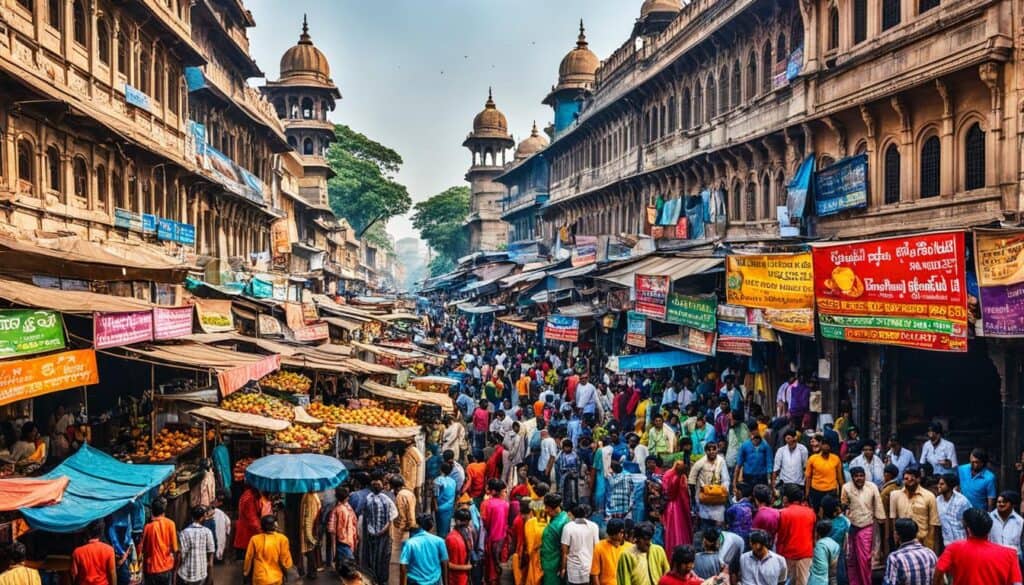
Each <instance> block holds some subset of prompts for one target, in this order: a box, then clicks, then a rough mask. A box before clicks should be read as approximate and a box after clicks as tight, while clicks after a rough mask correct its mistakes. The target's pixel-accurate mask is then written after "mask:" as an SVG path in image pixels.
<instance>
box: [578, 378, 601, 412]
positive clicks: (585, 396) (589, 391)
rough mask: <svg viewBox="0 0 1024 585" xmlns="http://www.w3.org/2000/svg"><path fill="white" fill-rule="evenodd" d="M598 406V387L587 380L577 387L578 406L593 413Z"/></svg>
mask: <svg viewBox="0 0 1024 585" xmlns="http://www.w3.org/2000/svg"><path fill="white" fill-rule="evenodd" d="M596 407H597V387H596V386H594V385H593V384H591V383H590V382H587V383H586V384H580V385H579V386H577V387H576V408H578V409H580V410H581V411H583V412H584V413H587V414H590V413H593V412H594V410H595V409H596Z"/></svg>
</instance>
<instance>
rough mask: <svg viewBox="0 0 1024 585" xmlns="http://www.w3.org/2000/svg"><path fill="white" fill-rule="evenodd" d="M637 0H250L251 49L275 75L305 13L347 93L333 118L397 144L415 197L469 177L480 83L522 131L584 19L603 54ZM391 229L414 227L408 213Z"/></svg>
mask: <svg viewBox="0 0 1024 585" xmlns="http://www.w3.org/2000/svg"><path fill="white" fill-rule="evenodd" d="M640 4H641V1H640V0H246V2H245V5H246V6H247V7H248V8H249V9H250V10H252V13H253V16H254V17H255V19H256V27H255V28H252V29H250V30H249V38H250V41H251V48H252V49H251V50H252V54H253V57H255V59H256V62H257V63H258V64H259V66H260V68H261V69H262V70H263V71H264V73H266V74H267V76H268V77H270V78H272V79H276V78H277V74H278V64H279V61H280V58H281V54H282V53H283V52H284V51H285V50H286V49H287V48H288V47H290V46H292V45H293V44H295V42H296V41H297V40H298V37H299V33H300V32H301V27H302V14H303V13H308V15H309V23H310V34H311V35H312V37H313V42H314V43H315V44H316V46H317V47H319V48H320V50H321V51H323V52H324V54H326V55H327V59H328V60H329V61H330V64H331V76H332V77H333V78H334V82H335V83H336V84H337V85H338V87H339V88H340V89H341V93H342V96H343V99H342V101H341V102H339V104H338V108H337V109H336V110H335V111H334V113H333V115H332V116H331V118H332V120H334V121H335V122H341V123H345V124H348V125H349V126H351V127H353V128H354V129H355V130H357V131H359V132H362V133H364V134H366V135H367V136H369V137H371V138H373V139H375V140H377V141H379V142H381V143H383V144H385V145H387V146H390V147H391V148H393V149H395V150H396V151H398V152H399V153H400V154H401V155H402V157H403V158H404V159H405V165H404V166H403V167H402V171H401V174H400V175H399V177H398V178H399V180H400V181H401V182H402V183H404V184H405V185H406V186H408V188H409V193H410V194H411V195H412V198H413V201H414V202H415V201H421V200H423V199H426V198H428V197H430V196H431V195H434V194H436V193H439V192H441V191H443V190H444V189H446V188H447V187H450V186H452V185H459V184H465V182H464V178H463V176H464V174H465V172H466V169H467V168H468V166H469V162H470V155H469V151H467V150H466V149H464V148H463V147H462V141H463V140H464V139H465V137H466V134H467V133H468V132H469V131H470V130H471V129H472V124H473V116H475V115H476V114H477V112H479V111H480V110H481V109H483V105H484V102H485V101H486V99H487V87H488V86H493V87H494V99H495V101H496V102H497V104H498V108H499V109H500V110H501V111H503V112H504V113H505V115H506V116H507V117H508V121H509V131H510V132H511V133H512V135H513V136H514V137H515V139H516V141H517V142H518V141H520V140H522V139H523V138H525V137H526V136H528V135H529V132H530V126H531V124H532V122H533V120H535V119H536V120H537V123H538V125H539V126H540V127H541V128H543V127H544V126H545V125H547V123H548V122H550V121H551V119H552V113H551V109H550V108H549V107H548V106H545V105H542V104H541V103H540V102H541V100H542V99H543V98H544V96H545V95H546V94H547V93H548V91H550V89H551V86H552V85H553V84H554V83H555V82H556V81H557V78H558V64H559V63H560V62H561V60H562V57H564V56H565V54H566V53H567V52H568V51H569V50H570V49H571V48H572V47H573V46H574V45H575V43H576V35H577V29H578V26H579V19H580V18H583V19H584V21H585V24H586V27H587V40H588V41H589V42H590V48H591V50H592V51H594V52H595V53H596V54H597V56H598V57H599V58H602V59H604V58H605V57H607V56H608V55H609V54H610V53H611V52H612V51H614V50H615V49H616V48H618V46H619V45H620V44H622V43H623V42H625V40H626V39H627V38H628V36H629V33H630V30H631V29H632V27H633V22H634V20H635V19H636V17H637V16H638V15H639V13H640ZM388 231H389V232H391V233H392V234H393V235H394V236H395V237H396V238H403V237H406V236H410V235H413V236H416V235H418V234H416V232H415V230H413V229H412V224H411V222H410V221H409V219H408V217H407V216H406V217H399V218H395V219H392V220H391V222H390V223H389V224H388Z"/></svg>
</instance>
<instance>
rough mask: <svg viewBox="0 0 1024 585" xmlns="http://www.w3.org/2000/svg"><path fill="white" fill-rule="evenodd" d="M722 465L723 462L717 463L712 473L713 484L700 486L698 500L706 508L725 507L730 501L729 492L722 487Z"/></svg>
mask: <svg viewBox="0 0 1024 585" xmlns="http://www.w3.org/2000/svg"><path fill="white" fill-rule="evenodd" d="M721 465H722V462H721V461H717V462H716V465H715V468H714V469H713V470H712V471H711V482H712V483H710V484H704V485H702V486H700V493H699V494H697V500H698V501H699V502H700V503H701V504H704V505H705V506H723V505H725V503H726V502H727V501H728V500H729V490H727V489H725V486H724V485H722V476H721V471H720V470H719V466H721Z"/></svg>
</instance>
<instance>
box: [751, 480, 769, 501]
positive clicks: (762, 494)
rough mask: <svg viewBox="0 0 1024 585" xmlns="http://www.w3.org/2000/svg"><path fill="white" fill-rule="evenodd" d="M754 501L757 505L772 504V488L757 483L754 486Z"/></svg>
mask: <svg viewBox="0 0 1024 585" xmlns="http://www.w3.org/2000/svg"><path fill="white" fill-rule="evenodd" d="M754 501H756V502H757V503H759V504H771V503H772V488H770V487H768V486H766V485H764V484H763V483H759V484H757V485H755V486H754Z"/></svg>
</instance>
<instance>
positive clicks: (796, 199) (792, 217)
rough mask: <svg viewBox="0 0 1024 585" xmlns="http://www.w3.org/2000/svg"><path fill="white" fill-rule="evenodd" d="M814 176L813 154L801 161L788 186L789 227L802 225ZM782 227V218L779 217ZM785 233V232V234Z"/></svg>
mask: <svg viewBox="0 0 1024 585" xmlns="http://www.w3.org/2000/svg"><path fill="white" fill-rule="evenodd" d="M813 176H814V155H813V154H811V155H809V156H808V157H807V158H805V159H804V162H802V163H800V168H798V169H797V170H796V174H795V175H793V180H792V181H790V182H789V185H788V186H787V187H786V209H787V210H788V216H789V217H788V219H789V221H788V222H787V224H788V227H790V228H791V227H794V226H799V225H800V220H801V219H802V218H803V216H804V209H805V208H806V207H807V194H808V193H809V192H810V190H811V178H812V177H813ZM779 225H780V227H782V219H781V218H780V219H779ZM783 235H785V234H783Z"/></svg>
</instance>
